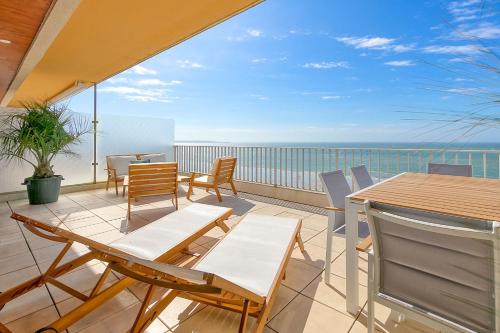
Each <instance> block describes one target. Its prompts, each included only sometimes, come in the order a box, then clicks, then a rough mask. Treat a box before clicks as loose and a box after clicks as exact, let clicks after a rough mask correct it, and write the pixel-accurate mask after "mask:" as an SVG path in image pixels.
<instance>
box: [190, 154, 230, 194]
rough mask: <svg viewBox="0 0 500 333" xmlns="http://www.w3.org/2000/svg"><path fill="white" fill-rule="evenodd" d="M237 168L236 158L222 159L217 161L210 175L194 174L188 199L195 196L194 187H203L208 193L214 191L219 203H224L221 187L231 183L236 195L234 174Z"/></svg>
mask: <svg viewBox="0 0 500 333" xmlns="http://www.w3.org/2000/svg"><path fill="white" fill-rule="evenodd" d="M235 167H236V157H221V158H218V159H216V160H215V162H214V165H213V167H212V170H210V172H209V173H208V174H200V173H196V172H193V173H192V174H191V179H190V181H189V190H188V193H187V198H188V200H189V198H190V197H191V195H192V194H193V187H203V188H205V189H206V191H207V192H208V190H209V189H213V190H214V191H215V194H216V195H217V199H219V202H222V197H221V195H220V192H219V185H221V184H226V183H229V185H231V189H232V190H233V193H234V194H235V195H236V194H237V192H236V187H235V186H234V183H233V173H234V168H235Z"/></svg>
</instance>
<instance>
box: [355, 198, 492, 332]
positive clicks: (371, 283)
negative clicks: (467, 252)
mask: <svg viewBox="0 0 500 333" xmlns="http://www.w3.org/2000/svg"><path fill="white" fill-rule="evenodd" d="M364 207H365V211H366V215H367V218H368V225H369V228H370V233H371V237H372V238H373V244H372V248H371V249H370V250H368V249H367V248H366V247H365V248H364V249H363V250H364V251H365V252H367V253H368V301H367V312H368V333H374V332H375V302H377V303H379V304H382V305H384V306H386V307H389V308H392V309H394V310H395V311H397V312H398V313H400V314H402V315H403V316H407V317H409V318H412V319H414V320H416V321H419V322H421V323H424V324H425V325H427V326H429V327H432V328H434V329H437V330H439V331H444V332H450V331H451V332H461V333H464V332H467V333H472V332H474V331H472V330H471V329H468V328H466V327H464V326H462V325H460V324H457V323H454V322H451V321H449V320H447V319H445V318H442V317H440V316H438V315H436V314H433V313H429V312H428V311H425V310H423V309H420V308H418V307H416V306H414V305H412V304H409V303H406V302H404V301H402V300H399V299H395V298H393V297H391V296H388V295H385V294H383V293H381V292H380V255H379V254H380V250H379V243H378V235H377V233H376V229H375V222H374V219H373V217H374V216H375V217H382V218H385V219H387V220H390V221H391V222H393V223H397V224H400V225H403V226H407V227H408V226H410V227H412V228H415V229H417V230H425V231H430V232H435V233H439V234H444V235H451V236H457V237H467V238H474V239H481V240H489V241H492V243H493V248H494V251H493V255H494V257H493V265H494V286H495V328H496V332H500V313H499V311H498V310H499V309H500V285H499V284H500V253H499V252H500V222H495V221H492V224H493V232H488V231H479V230H471V229H464V228H458V227H452V226H445V225H439V226H438V225H434V224H430V223H428V222H425V221H419V220H415V219H412V218H407V217H403V216H398V215H395V214H392V213H389V212H383V211H381V210H378V209H375V208H372V207H371V204H370V202H369V201H365V203H364Z"/></svg>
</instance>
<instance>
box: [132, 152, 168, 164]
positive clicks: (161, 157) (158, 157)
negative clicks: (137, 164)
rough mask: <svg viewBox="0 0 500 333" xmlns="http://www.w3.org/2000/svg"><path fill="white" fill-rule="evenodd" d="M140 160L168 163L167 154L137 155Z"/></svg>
mask: <svg viewBox="0 0 500 333" xmlns="http://www.w3.org/2000/svg"><path fill="white" fill-rule="evenodd" d="M137 159H138V160H149V161H150V162H151V163H166V162H168V161H167V154H165V153H154V154H140V155H137Z"/></svg>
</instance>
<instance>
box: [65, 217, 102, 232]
mask: <svg viewBox="0 0 500 333" xmlns="http://www.w3.org/2000/svg"><path fill="white" fill-rule="evenodd" d="M103 222H104V220H103V219H101V218H100V217H98V216H95V215H94V214H92V215H90V216H87V217H82V218H80V219H75V220H63V223H64V224H65V225H66V226H67V227H68V228H69V229H70V230H75V229H77V228H82V227H88V226H90V225H94V224H99V223H103Z"/></svg>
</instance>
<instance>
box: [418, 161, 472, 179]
mask: <svg viewBox="0 0 500 333" xmlns="http://www.w3.org/2000/svg"><path fill="white" fill-rule="evenodd" d="M427 173H430V174H436V175H449V176H463V177H472V165H465V164H464V165H455V164H439V163H429V164H427Z"/></svg>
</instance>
